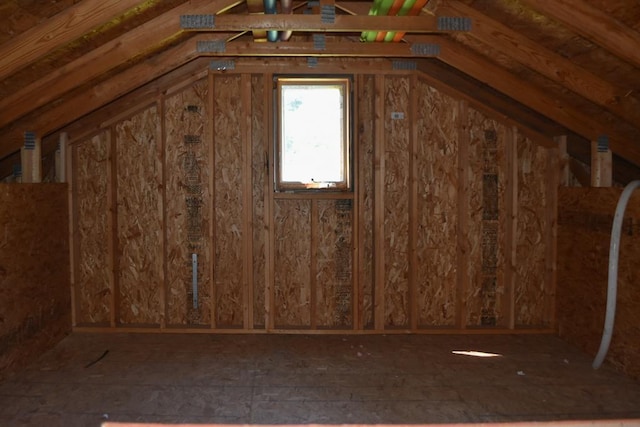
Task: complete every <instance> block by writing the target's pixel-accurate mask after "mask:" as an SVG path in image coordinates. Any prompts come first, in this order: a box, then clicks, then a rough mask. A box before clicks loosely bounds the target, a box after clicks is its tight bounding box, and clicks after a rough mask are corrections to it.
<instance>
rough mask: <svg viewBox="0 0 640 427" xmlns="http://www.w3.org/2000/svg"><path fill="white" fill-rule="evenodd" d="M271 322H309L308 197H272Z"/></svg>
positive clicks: (306, 324) (279, 324) (292, 324)
mask: <svg viewBox="0 0 640 427" xmlns="http://www.w3.org/2000/svg"><path fill="white" fill-rule="evenodd" d="M273 217H274V234H275V247H274V248H273V249H274V257H275V266H274V267H275V271H274V273H275V274H274V276H275V282H274V287H275V289H274V291H275V292H274V294H275V295H274V298H275V301H274V303H275V313H274V321H275V326H276V327H279V328H287V327H309V326H310V325H311V306H310V302H311V286H310V284H311V280H310V279H311V278H310V274H311V267H310V266H311V201H310V200H297V199H277V200H275V201H274V212H273Z"/></svg>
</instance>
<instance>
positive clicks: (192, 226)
mask: <svg viewBox="0 0 640 427" xmlns="http://www.w3.org/2000/svg"><path fill="white" fill-rule="evenodd" d="M207 89H208V87H207V82H206V80H199V81H197V82H195V83H194V84H192V85H190V86H189V87H187V88H186V89H184V90H182V91H180V92H178V93H176V94H173V95H171V96H168V97H167V98H166V99H165V101H164V117H163V120H164V127H165V175H166V189H165V191H166V196H165V211H166V217H167V221H166V232H167V242H166V245H167V259H166V263H167V278H166V280H167V286H168V289H167V315H168V318H167V324H168V325H185V324H195V325H207V324H209V323H210V322H211V303H212V298H211V295H210V293H209V290H210V286H209V285H210V280H211V277H210V269H209V265H210V264H211V242H210V241H209V239H208V238H207V237H208V234H209V233H208V230H209V227H210V226H211V220H210V215H209V209H208V206H209V204H210V197H209V195H210V189H209V185H208V183H209V173H210V171H209V168H208V167H207V166H208V164H209V155H208V154H209V148H208V146H207V143H206V141H207V139H206V135H205V132H206V130H205V122H206V119H207V117H208V114H207V113H208V111H207V108H206V97H207ZM194 253H195V254H197V256H198V267H197V272H198V298H197V299H198V304H197V308H196V307H194V306H193V284H192V268H193V267H192V254H194Z"/></svg>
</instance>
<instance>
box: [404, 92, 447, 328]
mask: <svg viewBox="0 0 640 427" xmlns="http://www.w3.org/2000/svg"><path fill="white" fill-rule="evenodd" d="M412 96H416V97H417V98H418V111H419V116H418V118H417V124H418V136H419V138H418V144H417V153H416V158H417V163H418V165H417V166H418V194H417V210H418V225H417V236H416V254H417V264H416V267H415V268H416V269H417V272H416V280H417V290H418V292H417V297H418V325H419V326H420V327H433V326H452V325H454V324H455V321H456V319H455V314H456V278H457V275H456V256H457V254H456V245H453V244H452V242H455V241H456V227H457V222H458V218H457V205H458V196H457V194H458V162H457V155H458V147H457V122H456V112H457V106H456V101H455V100H454V99H452V98H450V97H448V96H446V95H444V94H442V93H441V92H439V91H437V90H436V89H434V88H432V87H429V86H428V85H426V84H425V83H424V82H421V81H419V82H418V87H417V88H415V89H414V92H413V93H412Z"/></svg>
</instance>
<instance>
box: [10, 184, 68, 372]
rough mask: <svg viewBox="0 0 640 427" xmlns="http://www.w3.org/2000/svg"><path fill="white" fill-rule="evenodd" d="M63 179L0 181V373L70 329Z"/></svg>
mask: <svg viewBox="0 0 640 427" xmlns="http://www.w3.org/2000/svg"><path fill="white" fill-rule="evenodd" d="M68 225H69V223H68V204H67V185H66V184H38V185H35V184H20V185H16V184H0V229H2V230H3V232H2V233H3V237H2V239H0V378H2V377H3V376H4V375H5V374H7V373H10V372H13V371H14V370H18V369H19V368H21V367H23V366H24V365H25V364H27V363H30V362H33V361H34V360H35V359H36V358H37V357H38V356H39V355H40V354H41V353H42V352H44V351H46V350H48V349H49V348H51V347H53V346H54V345H55V344H57V342H58V341H60V340H61V339H62V338H63V337H64V335H66V334H67V333H69V331H70V330H71V300H70V292H69V247H68V242H69V239H68V233H69V231H68V230H69V229H68Z"/></svg>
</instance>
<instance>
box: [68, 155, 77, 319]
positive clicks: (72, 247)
mask: <svg viewBox="0 0 640 427" xmlns="http://www.w3.org/2000/svg"><path fill="white" fill-rule="evenodd" d="M75 152H76V150H75V147H72V146H70V147H69V149H68V150H67V151H66V152H65V156H66V159H65V167H66V171H65V173H66V175H67V177H68V179H69V185H68V186H67V203H68V208H69V286H70V289H69V291H70V292H71V326H72V327H75V326H76V325H77V304H78V302H79V298H78V294H77V288H76V278H77V277H78V273H77V271H78V270H77V269H78V265H77V264H78V256H77V252H76V251H77V250H78V238H77V235H78V233H77V232H76V230H77V228H76V222H77V218H78V215H77V211H76V209H75V205H76V195H75V191H76V184H75V182H76V180H75V174H74V173H73V164H74V162H73V158H74V155H75Z"/></svg>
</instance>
